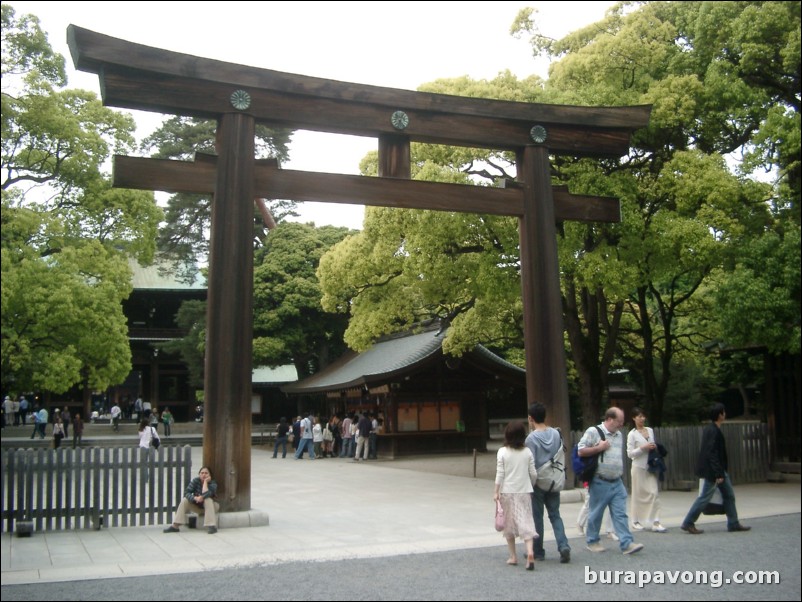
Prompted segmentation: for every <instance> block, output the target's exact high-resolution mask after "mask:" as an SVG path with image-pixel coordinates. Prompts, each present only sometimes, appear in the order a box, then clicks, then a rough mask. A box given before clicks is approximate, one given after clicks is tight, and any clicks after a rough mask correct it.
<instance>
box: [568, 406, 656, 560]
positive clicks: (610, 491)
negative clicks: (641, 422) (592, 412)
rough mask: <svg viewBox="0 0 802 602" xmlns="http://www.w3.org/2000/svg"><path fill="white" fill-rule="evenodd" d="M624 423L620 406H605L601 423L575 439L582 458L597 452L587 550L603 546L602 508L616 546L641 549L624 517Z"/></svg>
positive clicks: (600, 549)
mask: <svg viewBox="0 0 802 602" xmlns="http://www.w3.org/2000/svg"><path fill="white" fill-rule="evenodd" d="M622 426H624V412H622V411H621V409H620V408H609V409H608V410H607V411H606V412H605V413H604V422H602V423H601V424H600V425H598V426H592V427H590V428H589V429H587V430H586V431H585V434H584V435H582V439H580V440H579V444H578V446H577V447H578V450H579V455H580V456H581V457H583V458H587V457H590V456H594V455H598V456H599V459H598V462H599V464H598V468H597V469H596V473H595V474H594V475H593V479H592V480H591V481H590V486H589V488H588V494H589V495H590V501H589V504H590V512H589V513H588V522H587V529H586V530H585V541H587V544H588V545H587V549H588V550H590V551H591V552H604V551H606V548H605V547H604V545H603V544H602V543H601V541H599V529H600V528H601V522H602V515H603V514H604V509H605V508H609V509H610V517H611V518H612V520H613V526H614V528H615V533H616V535H617V536H618V538H619V542H618V545H619V547H620V548H621V552H623V553H624V554H627V555H629V554H635V553H636V552H640V551H641V550H642V549H643V544H642V543H635V541H634V540H633V537H632V532H631V531H630V530H629V524H628V523H629V519H628V518H627V490H626V488H625V487H624V483H623V481H622V480H621V477H622V476H623V474H624V443H623V436H622V435H621V432H620V431H621V427H622Z"/></svg>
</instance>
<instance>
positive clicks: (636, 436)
mask: <svg viewBox="0 0 802 602" xmlns="http://www.w3.org/2000/svg"><path fill="white" fill-rule="evenodd" d="M632 421H633V422H634V423H635V428H634V429H632V430H631V431H629V435H628V436H627V455H628V456H629V458H630V460H632V468H631V472H630V475H631V477H632V496H631V497H630V500H631V501H630V511H629V516H630V519H631V520H632V528H633V529H635V530H636V531H642V530H643V529H644V528H645V527H644V526H645V525H648V526H651V530H652V531H653V532H655V533H665V532H666V530H667V529H666V528H665V527H664V526H663V525H661V524H660V498H659V487H658V483H657V475H656V474H654V473H651V472H649V466H648V461H649V452H650V451H652V450H654V449H656V448H657V442H656V441H655V439H654V431H653V430H652V429H651V428H649V427H648V426H646V414H645V413H644V411H643V410H641V409H640V408H634V409H633V410H632Z"/></svg>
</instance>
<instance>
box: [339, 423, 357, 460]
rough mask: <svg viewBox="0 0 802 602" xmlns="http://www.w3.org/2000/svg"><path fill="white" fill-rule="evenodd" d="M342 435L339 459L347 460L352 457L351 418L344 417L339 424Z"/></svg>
mask: <svg viewBox="0 0 802 602" xmlns="http://www.w3.org/2000/svg"><path fill="white" fill-rule="evenodd" d="M340 425H341V433H342V450H341V451H340V457H341V458H348V457H350V456H351V455H352V453H351V452H352V451H353V444H354V438H353V435H352V434H351V416H350V415H349V414H346V415H345V418H344V419H343V421H342V422H341V423H340Z"/></svg>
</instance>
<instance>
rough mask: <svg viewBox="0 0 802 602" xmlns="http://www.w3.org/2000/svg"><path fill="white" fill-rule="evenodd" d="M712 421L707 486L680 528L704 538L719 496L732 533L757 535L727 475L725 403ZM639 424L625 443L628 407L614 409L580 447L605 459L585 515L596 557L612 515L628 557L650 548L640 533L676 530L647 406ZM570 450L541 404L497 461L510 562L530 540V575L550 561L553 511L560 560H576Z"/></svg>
mask: <svg viewBox="0 0 802 602" xmlns="http://www.w3.org/2000/svg"><path fill="white" fill-rule="evenodd" d="M709 418H710V424H708V425H707V426H706V427H705V429H704V432H703V434H702V442H701V446H700V450H699V455H698V459H697V464H696V472H697V475H698V476H699V477H700V479H701V481H702V485H701V486H700V491H699V495H698V497H697V498H696V500H695V501H694V502H693V504H692V506H691V508H690V510H689V511H688V513H687V515H686V517H685V519H684V520H683V521H682V524H681V525H680V528H681V530H682V531H685V532H686V533H689V534H691V535H700V534H702V533H703V532H704V531H703V530H701V529H698V528H697V527H696V524H695V523H696V520H697V519H698V518H699V515H700V514H701V513H702V512H703V511H704V509H705V508H706V507H707V505H708V504H709V503H710V500H711V499H712V497H713V495H714V493H716V492H717V491H718V492H720V494H721V496H722V498H723V508H724V513H725V514H726V516H727V530H728V531H729V532H735V533H737V532H745V531H749V530H750V529H751V527H748V526H746V525H744V524H742V523H741V522H740V521H739V519H738V512H737V509H736V507H735V492H734V490H733V487H732V482H731V480H730V477H729V474H728V473H727V468H728V466H727V464H728V462H727V449H726V442H725V440H724V436H723V434H722V432H721V424H722V423H723V422H724V420H725V419H726V410H725V407H724V406H723V405H722V404H720V403H716V404H713V405H712V406H711V408H710V410H709ZM632 421H633V426H634V428H632V429H631V430H630V432H629V434H628V436H627V438H626V441H624V438H623V436H622V433H621V429H622V427H623V426H624V422H625V417H624V412H623V411H622V410H621V409H620V408H616V407H612V408H609V409H608V410H607V411H606V412H605V414H604V418H603V420H602V422H601V424H599V425H594V426H591V427H590V428H588V429H587V430H586V431H585V432H584V434H583V435H582V438H581V439H580V441H579V443H578V445H577V449H578V454H579V456H580V457H585V458H588V457H592V456H597V460H598V464H597V468H596V471H595V473H593V475H592V477H590V480H589V482H588V483H586V487H587V495H586V496H585V504H584V506H583V507H582V509H581V510H580V513H579V516H578V517H577V526H578V527H579V529H580V532H581V533H582V535H583V536H584V538H585V542H586V549H587V550H588V551H589V552H591V553H594V554H595V553H601V552H605V551H607V548H606V547H605V546H604V544H603V543H602V542H601V538H600V535H599V532H600V530H601V526H602V517H603V516H604V515H605V514H607V516H608V521H609V523H608V524H610V526H608V539H613V540H615V541H617V542H618V546H619V549H620V550H621V552H622V553H623V554H624V555H631V554H635V553H637V552H640V551H641V550H643V548H644V546H643V544H642V543H637V542H636V541H635V540H634V537H633V535H632V531H633V530H634V531H636V532H637V531H644V530H647V529H648V530H651V531H652V532H654V533H666V532H667V531H668V529H666V528H665V527H664V526H663V525H662V523H661V522H660V499H659V485H658V481H659V480H660V478H661V476H662V472H663V471H664V470H665V465H664V463H663V461H662V458H663V457H665V456H666V453H667V452H666V450H665V449H664V448H663V447H662V445H661V444H660V443H659V442H658V441H657V440H656V439H655V434H654V431H653V430H652V429H651V428H649V427H647V426H646V413H645V412H644V411H643V410H642V409H640V408H634V410H633V412H632ZM564 445H565V444H564V442H563V441H562V436H561V434H560V433H559V431H558V430H557V429H554V428H552V427H549V426H548V425H547V424H546V408H545V407H544V406H543V405H542V404H533V405H532V406H530V408H529V434H528V435H526V430H525V427H524V424H523V423H522V422H520V421H513V422H510V423H509V424H508V425H507V428H506V430H505V432H504V445H503V446H502V447H501V448H500V449H499V451H498V454H497V457H496V479H495V489H494V492H493V499H494V500H495V501H497V502H500V503H501V506H502V509H503V514H504V524H503V530H502V535H503V537H504V538H505V540H506V543H507V550H508V557H507V564H508V565H517V564H518V556H517V552H516V545H515V540H516V538H520V539H522V540H523V541H524V543H525V545H526V553H527V559H526V568H527V570H534V567H535V561H536V560H543V559H544V558H545V550H544V547H543V540H542V535H543V513H544V509H545V510H546V511H547V512H548V517H549V522H550V523H551V527H552V531H553V533H554V540H555V543H556V544H557V552H558V554H559V557H560V562H561V563H568V562H570V561H571V547H570V545H569V543H568V538H567V537H566V535H565V527H564V524H563V520H562V517H561V516H560V489H562V487H563V484H564V474H565V464H564V461H565V453H564V451H565V447H564ZM625 453H626V454H627V456H628V457H629V458H630V459H631V460H632V462H631V467H630V471H631V473H630V475H631V480H632V495H631V497H630V495H629V494H628V493H627V489H626V487H625V486H624V482H623V480H622V476H623V471H624V466H625V462H624V454H625ZM560 471H562V472H561V473H560ZM628 502H629V512H627V506H628ZM497 528H498V527H497Z"/></svg>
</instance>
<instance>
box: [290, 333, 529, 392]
mask: <svg viewBox="0 0 802 602" xmlns="http://www.w3.org/2000/svg"><path fill="white" fill-rule="evenodd" d="M444 337H445V332H444V331H434V330H429V331H426V332H422V333H416V334H407V335H400V336H395V337H392V338H389V339H386V340H381V341H379V342H377V343H376V344H374V345H373V347H371V348H370V349H368V350H367V351H365V352H363V353H355V352H350V353H347V354H345V355H344V356H342V357H341V358H339V359H338V360H337V361H336V362H334V363H333V364H331V365H329V366H328V367H326V368H324V369H323V370H321V371H320V372H318V373H317V374H313V375H312V376H310V377H309V378H306V379H304V380H301V381H298V382H297V383H293V384H291V385H287V386H285V387H282V388H281V390H282V391H284V392H285V393H324V392H326V391H337V390H341V389H348V388H351V387H358V386H361V385H369V386H370V385H375V384H382V383H386V382H387V381H388V380H391V379H394V378H397V377H399V376H403V375H406V374H409V373H411V372H414V371H415V370H416V369H417V368H418V367H419V366H421V365H422V364H424V363H427V362H429V361H431V360H432V359H434V358H435V357H442V354H443V351H442V347H443V339H444ZM468 355H469V356H470V359H471V361H472V362H473V363H478V364H481V365H482V366H483V367H486V368H487V369H488V370H489V371H497V372H501V373H505V374H508V375H513V377H514V378H520V379H523V378H524V376H525V371H524V370H522V369H521V368H518V367H517V366H514V365H513V364H510V363H509V362H507V361H505V360H503V359H502V358H500V357H499V356H497V355H495V354H494V353H492V352H491V351H489V350H488V349H486V348H484V347H482V346H481V345H477V346H476V348H475V349H474V351H473V352H471V353H470V354H468Z"/></svg>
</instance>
